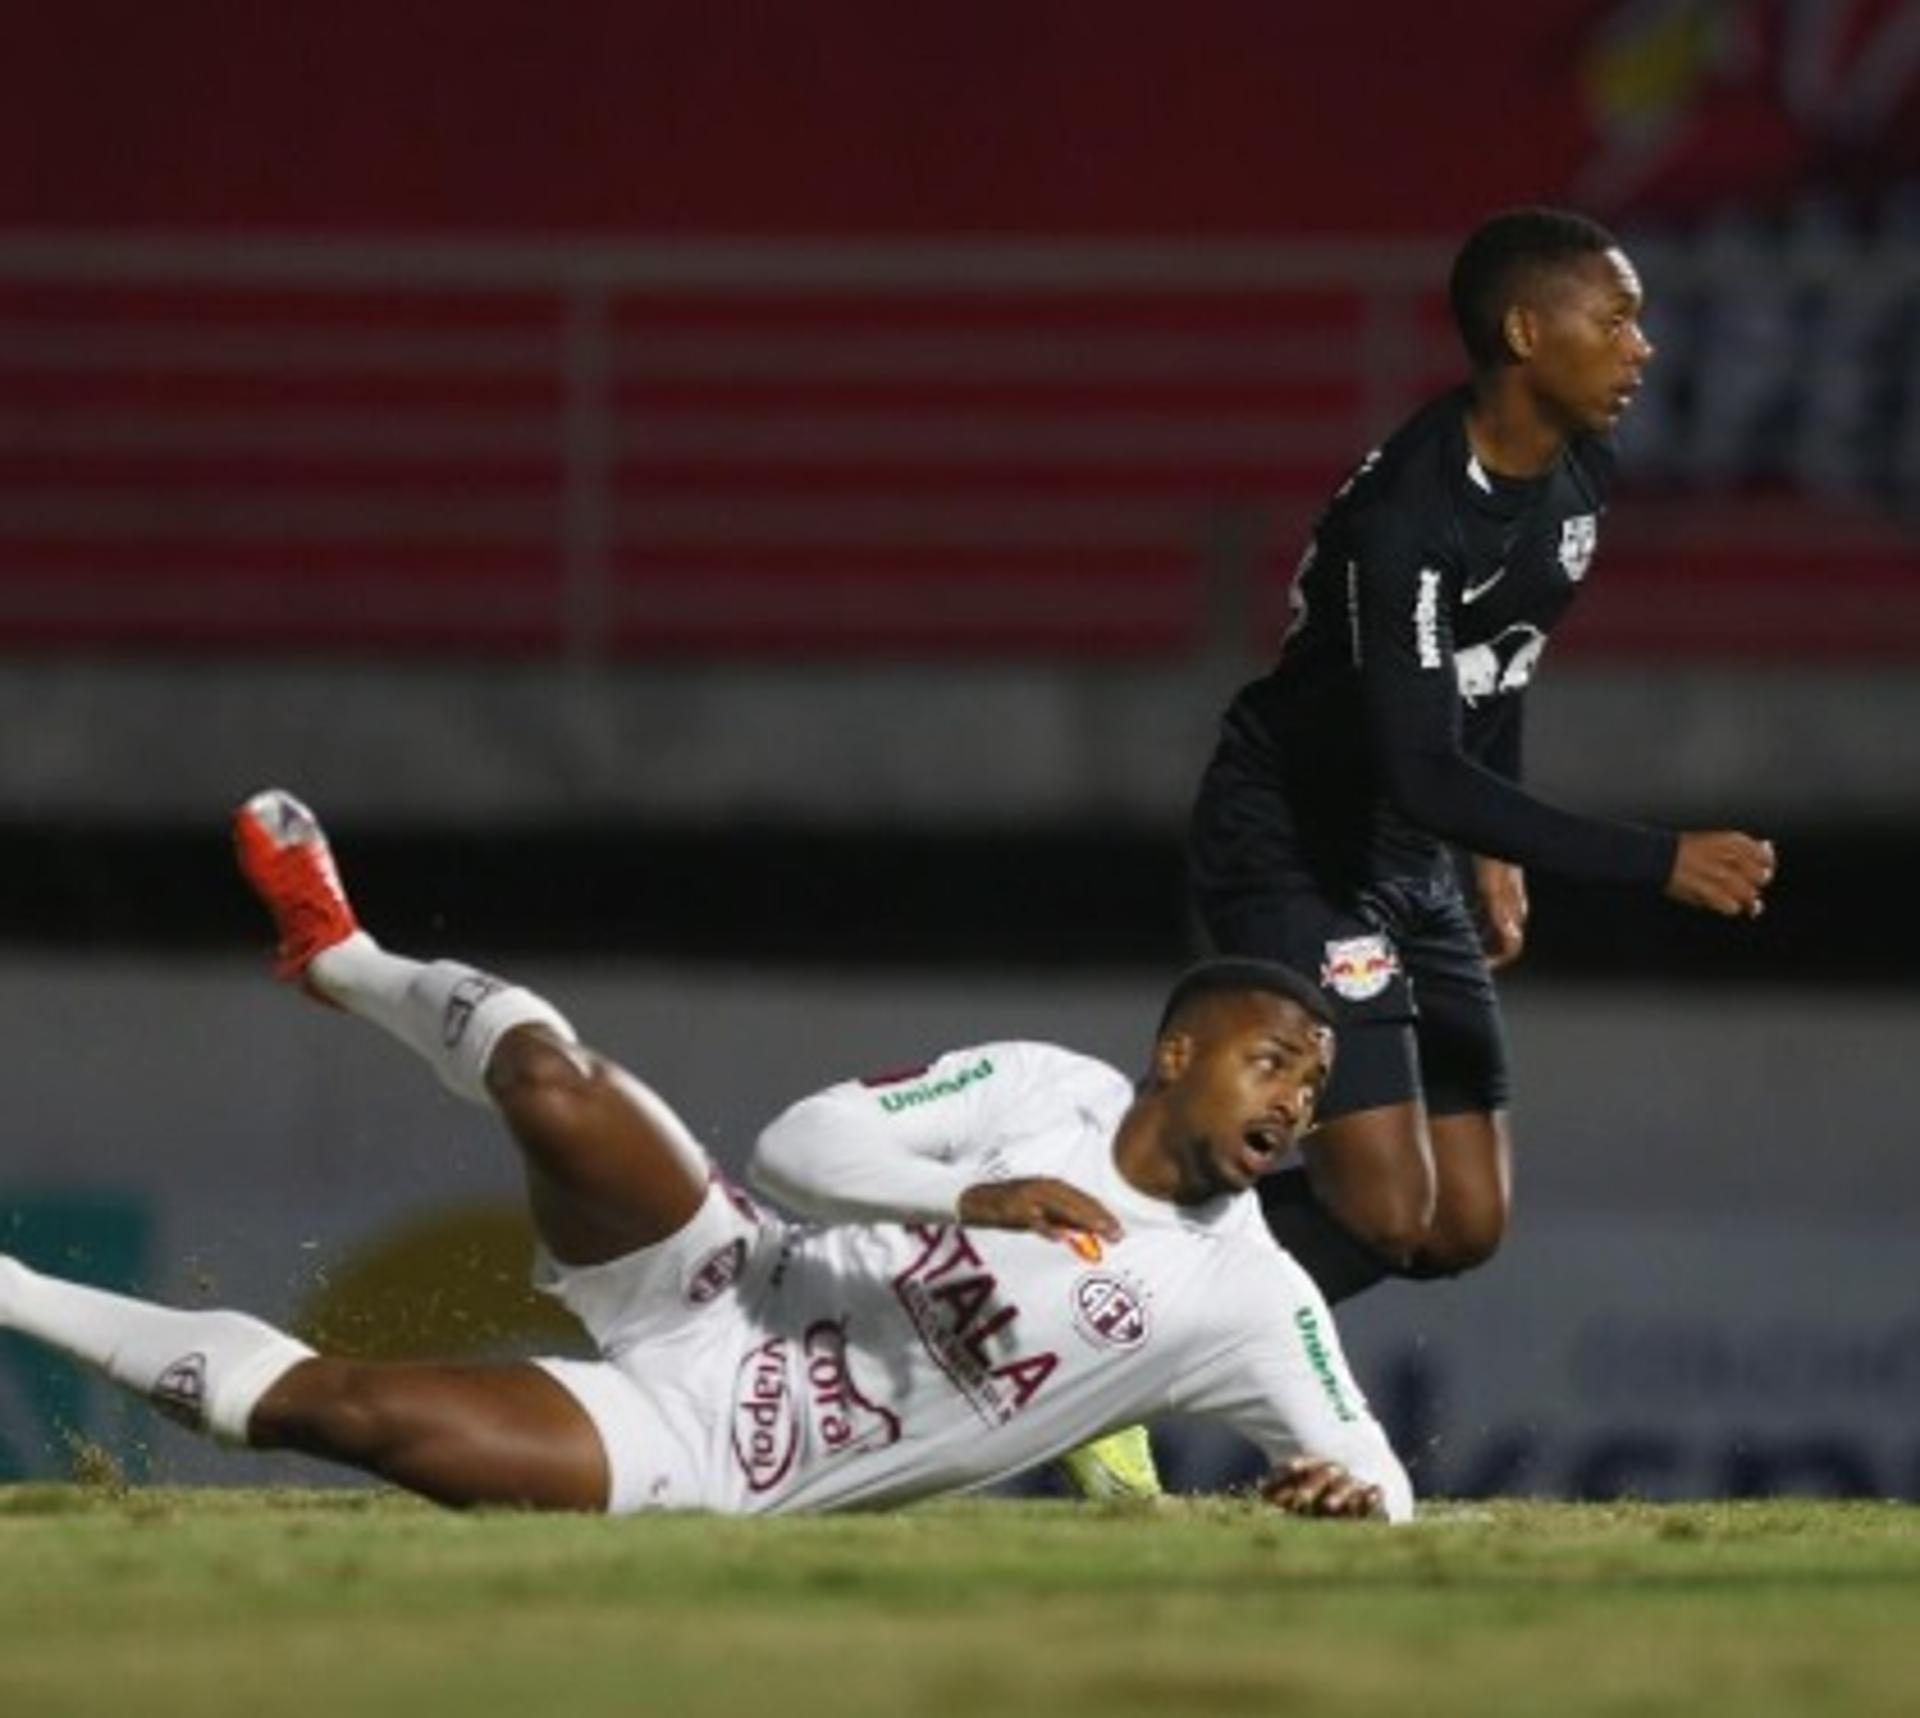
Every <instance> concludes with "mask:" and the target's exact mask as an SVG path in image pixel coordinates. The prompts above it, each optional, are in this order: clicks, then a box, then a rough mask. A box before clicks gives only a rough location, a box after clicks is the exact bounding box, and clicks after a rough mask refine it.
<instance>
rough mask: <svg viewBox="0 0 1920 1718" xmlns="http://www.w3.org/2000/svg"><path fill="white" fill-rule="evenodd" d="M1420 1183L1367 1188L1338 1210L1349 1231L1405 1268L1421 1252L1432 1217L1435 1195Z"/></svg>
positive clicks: (1392, 1263) (1372, 1249)
mask: <svg viewBox="0 0 1920 1718" xmlns="http://www.w3.org/2000/svg"><path fill="white" fill-rule="evenodd" d="M1424 1191H1425V1190H1423V1189H1421V1188H1419V1187H1396V1186H1392V1185H1388V1186H1382V1187H1375V1188H1371V1189H1369V1190H1368V1192H1367V1195H1366V1197H1364V1198H1356V1199H1351V1200H1348V1201H1347V1202H1346V1203H1345V1204H1344V1205H1343V1206H1342V1208H1340V1209H1339V1210H1338V1211H1336V1212H1335V1215H1336V1216H1337V1217H1338V1218H1339V1220H1340V1222H1341V1224H1342V1225H1343V1226H1344V1227H1345V1229H1346V1231H1347V1233H1348V1234H1350V1235H1352V1236H1353V1238H1354V1239H1355V1240H1356V1241H1358V1242H1360V1244H1361V1245H1362V1246H1364V1247H1366V1248H1368V1249H1369V1250H1370V1251H1372V1252H1375V1253H1378V1254H1379V1255H1380V1257H1381V1258H1383V1259H1385V1260H1386V1261H1387V1263H1388V1264H1390V1265H1392V1266H1393V1267H1394V1268H1395V1269H1400V1268H1404V1267H1405V1266H1406V1265H1407V1264H1409V1263H1410V1262H1411V1261H1412V1260H1413V1259H1414V1258H1415V1257H1416V1256H1417V1255H1418V1253H1419V1251H1420V1249H1421V1247H1422V1245H1423V1244H1424V1243H1425V1241H1426V1239H1427V1234H1428V1230H1429V1226H1430V1225H1431V1223H1432V1221H1433V1199H1432V1195H1431V1193H1430V1192H1427V1193H1426V1196H1425V1197H1423V1196H1422V1194H1423V1192H1424Z"/></svg>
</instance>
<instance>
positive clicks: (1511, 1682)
mask: <svg viewBox="0 0 1920 1718" xmlns="http://www.w3.org/2000/svg"><path fill="white" fill-rule="evenodd" d="M1916 1710H1920V1511H1916V1510H1914V1509H1913V1508H1911V1507H1905V1506H1899V1505H1838V1504H1821V1503H1768V1504H1743V1505H1702V1506H1664V1507H1656V1506H1650V1505H1633V1506H1621V1507H1592V1506H1588V1507H1576V1506H1569V1505H1545V1504H1519V1503H1513V1504H1495V1505H1491V1506H1481V1505H1473V1506H1453V1507H1449V1506H1446V1505H1439V1506H1432V1507H1431V1508H1430V1510H1429V1513H1428V1515H1427V1517H1426V1519H1424V1520H1423V1521H1421V1522H1420V1523H1418V1524H1416V1525H1414V1526H1412V1527H1408V1528H1404V1529H1399V1530H1389V1529H1385V1528H1377V1527H1371V1526H1353V1525H1348V1524H1342V1523H1322V1522H1297V1521H1292V1520H1288V1519H1284V1518H1282V1517H1279V1516H1277V1515H1275V1514H1273V1513H1272V1512H1271V1511H1265V1510H1261V1509H1258V1508H1256V1507H1254V1506H1253V1505H1250V1504H1245V1503H1240V1502H1230V1501H1204V1502H1203V1501H1187V1502H1180V1503H1171V1504H1167V1505H1164V1506H1161V1507H1160V1508H1158V1509H1149V1508H1145V1507H1141V1506H1128V1507H1118V1506H1115V1507H1107V1508H1095V1507H1091V1506H1084V1505H1073V1504H1067V1503H1047V1502H1020V1503H1016V1502H1010V1501H1003V1500H981V1501H970V1502H957V1503H947V1504H941V1505H937V1506H932V1507H927V1508H922V1509H918V1510H913V1511H909V1512H907V1513H904V1514H900V1515H891V1516H872V1517H846V1518H838V1519H815V1520H806V1519H801V1520H778V1521H762V1522H746V1521H722V1520H711V1519H701V1518H691V1517H682V1518H655V1519H648V1520H638V1521H625V1522H618V1521H602V1520H578V1519H553V1518H542V1517H534V1516H525V1515H501V1514H495V1515H469V1516H457V1515H450V1514H444V1513H440V1512H437V1511H434V1510H432V1509H429V1508H426V1507H424V1506H421V1505H418V1504H414V1503H411V1502H408V1501H405V1500H402V1499H398V1498H394V1497H390V1496H384V1495H372V1494H368V1493H359V1492H350V1493H337V1492H336V1493H275V1494H265V1493H260V1492H230V1491H223V1492H189V1491H133V1492H126V1493H115V1492H113V1491H110V1490H108V1491H103V1490H100V1489H82V1488H73V1487H51V1486H46V1487H21V1488H17V1489H14V1490H12V1491H0V1713H4V1714H7V1715H9V1718H15V1715H17V1718H56V1715H59V1714H66V1713H87V1714H96V1713H97V1714H111V1715H113V1718H120V1715H122V1714H126V1715H134V1714H138V1715H139V1718H157V1715H162V1714H172V1713H182V1714H184V1713H195V1714H222V1713H247V1714H249V1715H253V1718H268V1715H271V1718H279V1715H283V1714H292V1715H306V1714H314V1715H316V1718H318V1715H321V1714H324V1715H326V1718H349V1715H351V1718H358V1715H361V1714H382V1713H399V1714H408V1715H410V1718H421V1715H423V1714H429V1713H432V1714H437V1713H442V1712H445V1713H459V1714H471V1715H483V1714H495V1713H500V1714H508V1713H511V1714H515V1715H516V1718H539V1715H544V1714H547V1713H554V1714H560V1715H563V1718H575V1715H577V1714H588V1713H634V1712H661V1713H675V1714H707V1713H713V1714H729V1715H733V1714H741V1713H763V1712H764V1713H778V1714H781V1715H782V1718H787V1715H791V1718H812V1715H814V1714H820V1715H826V1714H833V1715H836V1718H847V1715H851V1714H864V1713H881V1712H887V1713H896V1712H897V1713H902V1714H909V1713H910V1714H915V1715H930V1718H939V1715H942V1714H955V1715H958V1714H968V1715H972V1714H1024V1713H1046V1714H1050V1715H1053V1718H1060V1715H1063V1714H1068V1713H1074V1714H1078V1713H1100V1714H1112V1715H1114V1718H1124V1715H1127V1714H1136V1713H1149V1712H1151V1713H1242V1712H1244V1713H1286V1714H1298V1715H1305V1714H1315V1715H1318V1714H1329V1713H1331V1714H1337V1713H1343V1712H1374V1711H1378V1712H1393V1713H1395V1714H1399V1715H1405V1718H1416V1715H1417V1718H1427V1715H1434V1718H1444V1715H1447V1714H1453V1713H1460V1714H1469V1713H1471V1714H1474V1715H1476V1718H1488V1715H1490V1714H1503V1713H1515V1714H1520V1713H1525V1714H1553V1715H1555V1718H1569V1715H1579V1714H1590V1713H1622V1714H1625V1713H1635V1714H1640V1713H1656V1712H1660V1713H1664V1712H1674V1713H1682V1712H1684V1713H1688V1714H1696V1713H1721V1712H1725V1713H1738V1714H1741V1715H1742V1718H1765V1715H1769V1714H1783V1715H1784V1714H1790V1713H1791V1714H1808V1713H1820V1714H1827V1713H1886V1714H1889V1715H1891V1714H1895V1713H1898V1714H1902V1715H1903V1718H1904V1715H1909V1714H1912V1713H1914V1712H1915V1711H1916Z"/></svg>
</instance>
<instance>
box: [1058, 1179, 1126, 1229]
mask: <svg viewBox="0 0 1920 1718" xmlns="http://www.w3.org/2000/svg"><path fill="white" fill-rule="evenodd" d="M1042 1208H1043V1210H1044V1212H1045V1215H1046V1218H1047V1220H1048V1221H1049V1222H1051V1223H1054V1224H1056V1225H1057V1226H1059V1227H1060V1228H1063V1229H1084V1230H1086V1232H1087V1233H1088V1234H1090V1235H1098V1236H1099V1237H1100V1238H1101V1239H1102V1240H1103V1241H1116V1240H1118V1239H1119V1238H1120V1225H1119V1223H1118V1222H1117V1221H1116V1220H1115V1218H1114V1215H1113V1213H1112V1212H1111V1211H1109V1210H1108V1209H1107V1208H1106V1206H1104V1205H1102V1204H1101V1203H1100V1201H1099V1200H1098V1199H1096V1198H1094V1196H1093V1195H1092V1194H1091V1193H1083V1192H1081V1191H1080V1189H1079V1188H1077V1187H1070V1186H1068V1185H1067V1184H1066V1183H1064V1182H1060V1183H1056V1184H1055V1185H1054V1186H1052V1187H1050V1188H1048V1189H1047V1192H1046V1195H1045V1197H1044V1200H1043V1206H1042Z"/></svg>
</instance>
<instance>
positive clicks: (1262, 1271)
mask: <svg viewBox="0 0 1920 1718" xmlns="http://www.w3.org/2000/svg"><path fill="white" fill-rule="evenodd" d="M1235 1251H1236V1253H1238V1254H1239V1256H1238V1258H1237V1259H1236V1260H1235V1261H1234V1267H1233V1270H1234V1277H1233V1287H1232V1293H1231V1295H1228V1294H1226V1293H1222V1294H1221V1295H1220V1296H1218V1297H1217V1298H1216V1305H1218V1306H1220V1307H1221V1308H1222V1314H1223V1316H1222V1329H1221V1332H1220V1335H1221V1337H1222V1338H1223V1340H1220V1341H1218V1342H1216V1343H1215V1344H1213V1346H1212V1353H1211V1355H1210V1357H1209V1358H1208V1359H1207V1360H1206V1361H1205V1362H1203V1364H1202V1365H1201V1366H1200V1367H1198V1368H1197V1369H1196V1370H1195V1371H1194V1372H1193V1373H1191V1374H1190V1375H1189V1376H1188V1377H1187V1378H1186V1379H1185V1380H1183V1382H1182V1385H1181V1386H1180V1387H1179V1389H1178V1390H1177V1391H1176V1398H1177V1400H1176V1405H1177V1406H1178V1407H1180V1408H1181V1409H1183V1410H1186V1411H1189V1412H1193V1413H1197V1414H1205V1415H1207V1416H1209V1417H1211V1418H1216V1419H1220V1420H1224V1421H1225V1422H1226V1423H1227V1424H1228V1425H1230V1426H1232V1427H1233V1428H1234V1430H1235V1431H1237V1432H1239V1433H1240V1434H1241V1435H1242V1436H1243V1437H1247V1438H1250V1439H1251V1440H1252V1441H1253V1442H1254V1443H1256V1444H1258V1445H1259V1446H1260V1448H1261V1449H1262V1450H1264V1451H1265V1452H1266V1454H1267V1456H1268V1457H1269V1458H1270V1459H1271V1460H1272V1461H1274V1462H1276V1463H1278V1462H1282V1461H1287V1460H1290V1459H1291V1458H1292V1457H1294V1456H1317V1457H1322V1458H1325V1459H1328V1460H1332V1461H1337V1462H1339V1463H1340V1464H1341V1466H1343V1467H1344V1468H1346V1470H1347V1471H1348V1472H1349V1473H1350V1474H1352V1475H1353V1476H1354V1478H1356V1479H1358V1480H1360V1481H1361V1482H1362V1483H1363V1484H1366V1485H1377V1486H1378V1487H1379V1488H1380V1493H1381V1496H1382V1498H1383V1499H1384V1500H1385V1503H1386V1510H1387V1519H1388V1520H1389V1521H1395V1522H1401V1521H1410V1520H1412V1518H1413V1483H1412V1481H1411V1480H1409V1479H1408V1477H1407V1470H1406V1469H1405V1468H1404V1467H1403V1466H1402V1465H1401V1462H1400V1458H1399V1457H1398V1456H1396V1455H1395V1454H1394V1453H1393V1446H1392V1444H1391V1443H1389V1442H1388V1441H1387V1434H1386V1431H1385V1430H1384V1428H1382V1426H1381V1424H1380V1422H1379V1421H1378V1420H1376V1419H1375V1418H1374V1417H1373V1410H1372V1409H1371V1408H1370V1407H1368V1405H1367V1399H1366V1397H1365V1396H1364V1395H1363V1394H1362V1393H1361V1390H1360V1386H1359V1384H1358V1383H1356V1382H1355V1380H1354V1376H1353V1372H1352V1369H1351V1368H1350V1367H1349V1366H1348V1365H1347V1357H1346V1354H1345V1352H1344V1350H1343V1349H1342V1348H1341V1346H1340V1336H1339V1333H1338V1331H1336V1330H1335V1329H1334V1323H1333V1314H1332V1313H1331V1312H1330V1311H1329V1310H1328V1308H1327V1303H1326V1302H1325V1300H1323V1299H1322V1298H1321V1295H1320V1291H1319V1289H1318V1288H1316V1287H1315V1286H1314V1282H1313V1279H1312V1278H1311V1277H1309V1276H1308V1275H1307V1273H1306V1272H1305V1271H1304V1270H1302V1269H1301V1268H1300V1266H1299V1265H1298V1264H1296V1263H1295V1262H1294V1261H1293V1260H1292V1259H1290V1258H1288V1257H1287V1255H1286V1254H1285V1253H1283V1252H1281V1251H1280V1250H1279V1249H1278V1248H1275V1249H1272V1251H1271V1252H1269V1251H1268V1249H1266V1248H1265V1247H1262V1248H1260V1249H1259V1251H1258V1253H1257V1254H1255V1255H1254V1256H1252V1257H1249V1256H1248V1255H1247V1254H1246V1253H1245V1252H1243V1251H1241V1250H1240V1249H1235Z"/></svg>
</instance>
